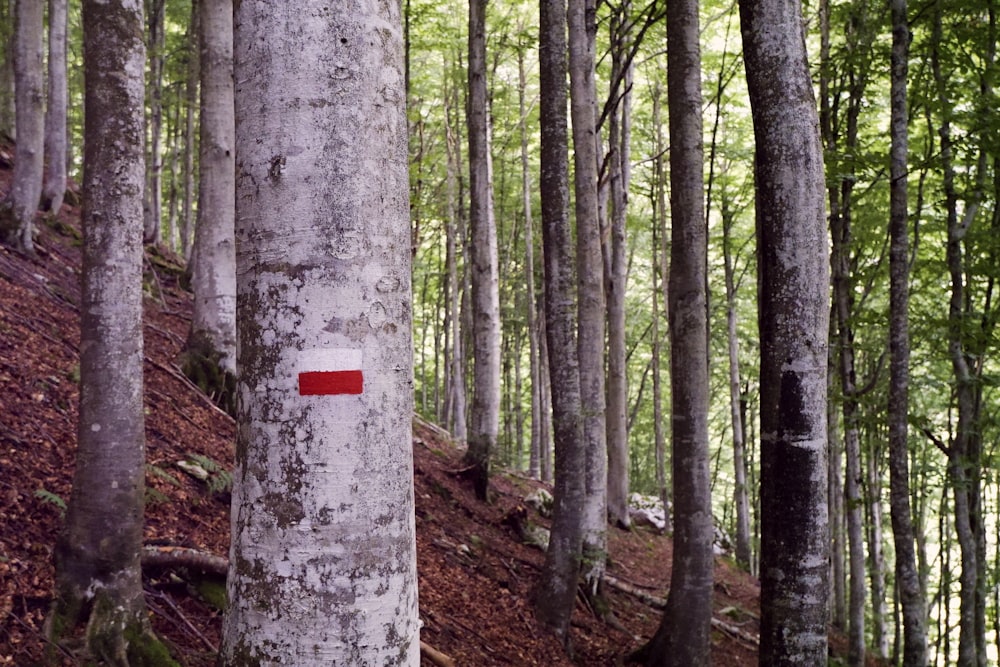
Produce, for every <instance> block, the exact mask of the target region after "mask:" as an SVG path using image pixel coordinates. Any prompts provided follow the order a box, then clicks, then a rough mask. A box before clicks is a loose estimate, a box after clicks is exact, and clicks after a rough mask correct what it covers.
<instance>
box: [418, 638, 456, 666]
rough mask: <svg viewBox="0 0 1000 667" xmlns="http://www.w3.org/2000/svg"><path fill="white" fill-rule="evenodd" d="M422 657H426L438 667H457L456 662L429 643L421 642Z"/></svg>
mask: <svg viewBox="0 0 1000 667" xmlns="http://www.w3.org/2000/svg"><path fill="white" fill-rule="evenodd" d="M420 655H422V656H424V657H425V658H427V659H428V660H430V661H431V662H433V663H434V664H435V665H437V666H438V667H455V661H454V660H452V659H451V658H450V657H448V656H447V655H445V654H444V653H442V652H441V651H439V650H437V649H436V648H434V647H433V646H431V645H430V644H428V643H427V642H423V641H422V642H420Z"/></svg>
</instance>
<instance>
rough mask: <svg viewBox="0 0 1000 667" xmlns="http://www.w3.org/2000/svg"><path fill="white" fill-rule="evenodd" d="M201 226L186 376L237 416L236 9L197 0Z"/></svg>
mask: <svg viewBox="0 0 1000 667" xmlns="http://www.w3.org/2000/svg"><path fill="white" fill-rule="evenodd" d="M198 7H199V11H200V12H201V16H200V21H199V26H200V27H199V30H200V32H201V38H200V41H201V54H200V58H199V61H200V69H201V140H200V142H199V145H200V155H199V169H198V173H199V178H200V180H199V186H198V224H197V225H196V227H195V240H194V252H193V254H192V257H191V274H192V279H191V287H192V290H193V291H194V309H193V314H192V317H191V332H190V334H189V335H188V340H187V345H186V350H185V359H184V371H185V373H186V374H187V375H188V376H189V377H191V378H192V379H193V380H194V381H195V382H196V383H197V384H198V385H199V386H201V388H202V389H203V390H204V391H205V392H206V393H207V394H209V395H211V396H213V398H215V400H216V402H217V403H219V404H220V405H221V406H222V407H223V408H224V409H226V411H228V412H229V413H230V414H234V413H235V410H236V402H235V399H236V397H235V395H234V393H233V390H234V387H235V373H236V249H235V239H234V237H233V224H234V222H233V220H234V216H235V206H236V202H235V198H234V196H233V193H234V192H235V187H236V184H235V171H234V161H235V156H234V153H235V145H234V142H235V137H234V133H235V125H234V120H233V37H232V35H233V18H232V14H233V3H232V0H201V1H200V2H199V5H198Z"/></svg>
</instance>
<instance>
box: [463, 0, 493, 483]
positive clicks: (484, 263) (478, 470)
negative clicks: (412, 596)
mask: <svg viewBox="0 0 1000 667" xmlns="http://www.w3.org/2000/svg"><path fill="white" fill-rule="evenodd" d="M486 4H487V1H486V0H471V1H470V2H469V113H468V124H469V191H470V192H469V194H470V202H469V218H470V221H469V222H470V227H471V234H470V238H469V245H470V252H469V254H470V256H471V259H472V267H471V268H472V308H473V313H472V339H473V350H472V352H473V357H474V359H475V362H474V364H473V374H474V380H473V390H472V411H471V416H470V419H469V451H468V456H467V458H468V462H469V463H470V464H471V465H472V478H473V485H474V486H475V489H476V496H477V497H478V498H479V499H480V500H486V492H487V489H488V487H489V470H490V456H491V454H492V453H493V451H494V450H495V449H496V442H497V433H498V431H499V429H500V284H499V283H500V276H499V266H498V259H497V229H496V219H495V218H494V215H493V183H492V179H493V173H492V172H493V169H492V166H491V162H490V128H489V125H490V121H489V106H488V102H487V94H486Z"/></svg>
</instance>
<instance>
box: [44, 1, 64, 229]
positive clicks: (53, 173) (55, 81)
mask: <svg viewBox="0 0 1000 667" xmlns="http://www.w3.org/2000/svg"><path fill="white" fill-rule="evenodd" d="M66 13H67V11H66V0H49V95H48V104H47V106H46V109H45V156H46V161H47V162H46V168H45V185H44V186H43V188H42V200H43V205H42V208H43V209H44V210H46V211H51V212H52V213H53V214H54V215H58V213H59V209H61V208H62V203H63V196H64V195H65V194H66V142H67V137H66Z"/></svg>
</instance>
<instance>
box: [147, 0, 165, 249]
mask: <svg viewBox="0 0 1000 667" xmlns="http://www.w3.org/2000/svg"><path fill="white" fill-rule="evenodd" d="M146 2H147V7H148V10H147V11H148V16H147V17H146V18H147V20H148V23H149V25H148V28H149V33H148V34H149V86H148V89H147V91H146V92H147V96H148V98H149V163H148V165H147V171H148V173H147V174H146V195H145V204H144V205H145V209H144V215H145V217H144V223H143V224H144V232H143V241H144V242H145V243H153V244H157V243H160V239H161V235H162V230H161V229H160V227H161V224H162V220H161V217H162V215H163V145H162V143H163V62H164V57H165V54H164V51H165V44H166V42H165V38H166V35H165V34H164V33H165V31H166V25H165V19H166V14H165V13H166V5H167V2H166V0H146Z"/></svg>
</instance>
